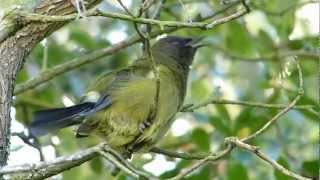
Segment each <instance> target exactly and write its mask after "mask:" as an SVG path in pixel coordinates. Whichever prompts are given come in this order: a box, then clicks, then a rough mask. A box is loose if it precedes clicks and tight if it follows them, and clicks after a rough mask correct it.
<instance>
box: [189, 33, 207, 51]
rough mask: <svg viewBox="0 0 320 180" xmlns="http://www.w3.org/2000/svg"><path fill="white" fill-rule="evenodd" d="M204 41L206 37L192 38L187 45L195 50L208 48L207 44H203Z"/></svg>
mask: <svg viewBox="0 0 320 180" xmlns="http://www.w3.org/2000/svg"><path fill="white" fill-rule="evenodd" d="M203 39H204V36H201V37H196V38H192V40H191V41H190V42H189V43H188V44H187V45H189V46H191V47H193V48H194V49H198V48H200V47H204V46H207V44H204V43H202V42H201V41H202V40H203Z"/></svg>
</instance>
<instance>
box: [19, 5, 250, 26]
mask: <svg viewBox="0 0 320 180" xmlns="http://www.w3.org/2000/svg"><path fill="white" fill-rule="evenodd" d="M246 13H248V10H247V9H246V8H244V9H241V10H239V11H237V12H236V13H234V14H231V15H230V16H226V17H224V18H221V19H218V20H214V21H212V22H181V21H160V20H156V19H148V18H143V17H133V16H131V15H125V14H120V13H111V12H103V11H101V10H98V9H92V10H88V11H86V13H84V16H86V17H88V16H101V17H107V18H113V19H120V20H124V21H130V22H135V23H140V24H148V25H156V26H159V27H160V28H161V29H163V27H176V28H183V27H184V28H200V29H212V28H213V27H215V26H216V25H219V24H223V23H225V22H228V21H231V20H233V19H236V18H238V17H240V16H242V15H244V14H246ZM16 18H17V19H20V21H23V22H43V23H50V22H66V21H71V20H75V19H77V18H79V16H78V14H70V15H65V16H55V15H52V16H48V15H42V14H35V13H26V12H18V13H17V14H16Z"/></svg>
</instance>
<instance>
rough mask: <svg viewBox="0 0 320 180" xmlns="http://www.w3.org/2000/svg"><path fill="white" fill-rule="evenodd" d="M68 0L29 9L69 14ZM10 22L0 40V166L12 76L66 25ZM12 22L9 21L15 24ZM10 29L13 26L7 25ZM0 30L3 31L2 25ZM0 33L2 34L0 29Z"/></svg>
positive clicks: (71, 10) (44, 0)
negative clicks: (51, 35) (48, 37)
mask: <svg viewBox="0 0 320 180" xmlns="http://www.w3.org/2000/svg"><path fill="white" fill-rule="evenodd" d="M99 1H100V0H87V2H89V3H88V5H90V6H92V5H95V4H97V3H98V2H99ZM71 2H73V1H72V0H54V1H52V0H42V1H41V2H40V3H38V4H37V5H36V7H35V8H34V9H33V12H35V13H39V14H47V15H66V14H71V13H74V12H75V7H74V6H73V5H72V3H71ZM17 17H18V16H17ZM4 20H6V19H4ZM4 20H3V21H4ZM10 21H16V22H19V23H20V27H19V29H17V30H16V31H15V33H13V34H12V33H11V34H12V35H11V36H9V37H5V38H3V39H1V40H0V167H1V166H4V165H6V162H7V159H8V154H9V145H10V120H11V119H10V107H11V99H12V94H13V89H14V84H15V78H16V75H17V73H18V72H19V70H20V69H21V67H22V66H23V63H24V59H25V58H26V57H27V55H28V54H29V53H30V52H31V50H32V49H33V48H34V47H35V46H36V45H37V44H38V43H39V42H40V41H41V40H42V39H44V38H45V37H46V36H48V35H50V34H51V33H52V32H54V31H55V30H57V29H59V28H60V27H61V26H63V25H64V24H66V23H62V22H59V23H58V22H57V23H56V22H55V23H40V22H23V19H17V18H12V20H10ZM16 22H12V23H11V24H17V23H16ZM16 28H18V25H16ZM10 29H15V28H12V27H10ZM1 30H3V31H6V29H5V28H2V29H1ZM0 34H4V33H2V32H0ZM7 34H9V33H7Z"/></svg>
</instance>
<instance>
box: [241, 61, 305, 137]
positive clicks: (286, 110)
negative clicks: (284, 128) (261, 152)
mask: <svg viewBox="0 0 320 180" xmlns="http://www.w3.org/2000/svg"><path fill="white" fill-rule="evenodd" d="M296 63H297V69H298V74H299V89H298V95H297V96H296V97H295V98H294V100H293V101H292V102H291V103H290V104H289V105H288V106H287V107H285V108H284V109H283V110H281V111H280V112H278V113H277V114H276V115H275V116H274V117H273V118H271V119H270V120H269V121H268V122H267V123H266V124H265V125H264V126H263V127H262V128H260V129H259V130H257V131H256V132H254V133H253V134H251V135H249V136H248V137H245V138H243V139H241V141H243V142H246V141H249V140H251V139H253V138H255V137H257V136H258V135H260V134H262V133H263V132H265V131H266V130H267V129H268V128H269V127H270V126H271V125H272V124H274V123H275V122H276V121H277V120H278V119H279V118H280V117H281V116H283V115H284V114H286V113H287V112H288V111H289V110H290V109H291V108H292V107H294V106H295V105H296V103H297V102H298V101H299V99H300V98H301V97H302V96H303V94H304V90H303V77H302V70H301V67H300V64H299V62H296Z"/></svg>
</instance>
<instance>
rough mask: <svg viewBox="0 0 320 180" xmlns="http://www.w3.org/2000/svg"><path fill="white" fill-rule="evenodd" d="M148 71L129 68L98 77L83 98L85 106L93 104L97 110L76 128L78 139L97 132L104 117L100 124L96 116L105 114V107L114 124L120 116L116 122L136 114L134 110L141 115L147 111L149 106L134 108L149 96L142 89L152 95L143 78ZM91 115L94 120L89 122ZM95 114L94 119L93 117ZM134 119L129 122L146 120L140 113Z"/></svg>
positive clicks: (146, 81)
mask: <svg viewBox="0 0 320 180" xmlns="http://www.w3.org/2000/svg"><path fill="white" fill-rule="evenodd" d="M147 71H148V68H142V67H132V66H130V67H128V68H125V69H122V70H120V71H116V72H112V73H107V74H104V75H102V76H101V77H99V78H98V79H97V81H96V82H95V83H94V84H93V85H92V86H91V87H90V89H88V92H87V94H86V96H85V98H84V101H85V102H88V101H90V102H95V104H96V107H95V108H93V109H92V110H91V112H89V113H88V114H87V115H89V116H88V118H87V120H86V121H85V122H83V123H82V124H81V125H80V126H79V128H78V130H77V137H84V136H88V134H89V133H90V132H91V131H92V130H94V129H96V128H97V126H98V124H99V123H101V121H104V117H103V118H102V120H101V117H99V115H100V114H105V111H101V110H103V109H105V110H106V107H108V109H110V111H112V114H113V115H112V116H113V119H114V121H117V120H116V119H117V116H119V118H118V119H124V118H125V119H128V118H129V115H128V117H125V116H126V114H130V113H131V112H133V111H136V107H143V108H145V110H143V111H148V110H147V107H148V106H149V104H148V105H147V104H146V103H144V104H143V103H142V104H143V105H137V104H138V103H141V102H147V101H148V100H145V99H144V98H146V97H148V95H146V94H144V93H142V91H141V87H145V88H144V92H146V91H147V92H151V90H150V91H148V89H150V86H152V85H151V80H150V79H146V78H145V77H144V74H145V73H146V72H147ZM109 106H110V107H109ZM98 111H101V113H97V112H98ZM124 112H126V113H124ZM90 113H91V114H92V115H93V118H90ZM96 113H97V115H95V114H96ZM133 114H134V113H133ZM132 116H133V117H132ZM136 116H137V115H131V117H130V118H131V119H134V121H140V119H144V118H146V117H145V116H144V113H139V115H138V116H139V117H136ZM119 121H120V120H119ZM141 121H143V120H141Z"/></svg>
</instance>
